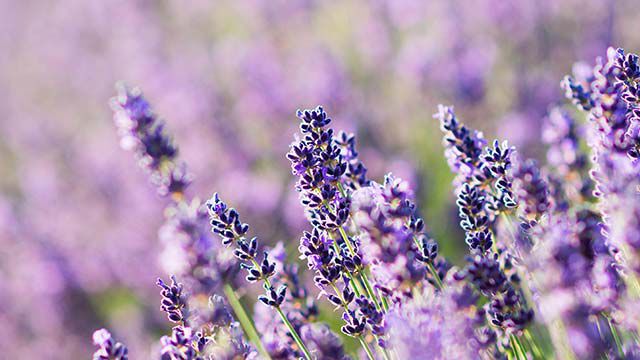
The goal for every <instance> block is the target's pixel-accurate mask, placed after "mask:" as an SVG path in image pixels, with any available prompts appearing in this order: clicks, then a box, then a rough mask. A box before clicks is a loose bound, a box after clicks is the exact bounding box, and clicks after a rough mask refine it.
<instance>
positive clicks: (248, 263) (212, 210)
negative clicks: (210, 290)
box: [207, 193, 311, 359]
mask: <svg viewBox="0 0 640 360" xmlns="http://www.w3.org/2000/svg"><path fill="white" fill-rule="evenodd" d="M207 208H208V209H209V217H210V219H211V231H212V232H213V233H215V234H218V235H219V236H220V237H221V238H222V242H223V244H224V245H225V246H230V245H232V244H233V245H235V249H234V255H235V257H236V258H237V259H238V260H239V261H240V263H241V267H243V268H244V269H245V270H247V272H248V274H247V277H246V280H247V281H248V282H250V283H253V282H258V281H262V282H263V283H264V290H265V294H264V295H261V296H259V297H258V300H259V301H260V302H262V303H263V304H265V305H267V306H269V307H271V308H273V309H275V310H276V311H277V312H278V314H279V315H280V318H281V319H282V321H283V323H284V324H285V325H286V327H287V330H288V331H289V334H290V335H291V336H292V337H293V339H294V340H295V342H296V344H297V346H298V347H299V348H300V350H301V351H302V352H303V354H304V357H305V358H307V359H311V355H310V354H309V350H308V349H307V348H306V346H305V345H304V343H303V342H302V340H301V339H300V336H299V335H298V332H297V330H296V329H295V328H294V327H293V325H292V324H291V322H290V321H289V319H288V317H287V315H286V314H285V313H284V312H283V311H282V309H281V305H282V303H283V302H284V300H285V296H286V293H287V286H286V285H284V284H283V285H280V286H279V287H278V288H276V287H274V286H273V284H272V281H273V280H276V278H274V275H275V269H276V263H275V262H273V261H270V260H269V254H268V252H266V251H265V252H264V253H263V256H262V261H261V262H258V260H257V256H258V240H257V238H255V237H254V238H252V239H251V240H248V241H247V240H246V238H245V234H246V233H247V232H248V230H249V225H248V224H246V223H243V222H242V221H241V220H240V215H239V214H238V212H237V211H236V210H235V209H233V208H229V207H228V206H227V204H226V203H224V202H223V201H222V200H220V197H219V196H218V194H217V193H215V194H214V195H213V196H212V197H211V199H210V200H209V201H208V202H207Z"/></svg>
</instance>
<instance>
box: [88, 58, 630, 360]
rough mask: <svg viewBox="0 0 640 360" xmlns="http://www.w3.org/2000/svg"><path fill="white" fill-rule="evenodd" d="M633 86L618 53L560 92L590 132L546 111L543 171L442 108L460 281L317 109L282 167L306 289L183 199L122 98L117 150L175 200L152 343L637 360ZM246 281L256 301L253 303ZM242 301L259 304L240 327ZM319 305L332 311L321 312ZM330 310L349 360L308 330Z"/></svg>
mask: <svg viewBox="0 0 640 360" xmlns="http://www.w3.org/2000/svg"><path fill="white" fill-rule="evenodd" d="M638 83H640V64H639V60H638V57H637V56H636V55H634V54H626V53H625V52H624V51H622V50H613V49H610V50H609V51H608V53H607V59H606V61H605V60H598V61H597V64H596V66H595V68H594V69H593V73H592V75H590V74H587V75H585V74H582V76H581V77H567V78H565V80H563V82H562V86H563V88H564V89H565V92H566V95H567V97H568V98H569V100H570V102H572V103H573V104H574V105H575V106H577V107H578V109H579V110H580V111H584V112H585V113H586V115H587V116H586V117H587V122H586V123H584V124H582V123H579V122H578V121H577V120H576V118H574V117H572V116H571V115H570V114H569V113H568V112H567V110H566V109H565V108H553V109H552V110H551V111H550V113H549V115H548V116H547V118H546V120H545V136H544V141H545V143H546V144H547V145H548V151H547V160H548V161H547V164H541V163H540V162H538V161H535V160H532V159H523V158H521V157H519V156H517V155H516V150H515V148H514V147H512V146H510V145H509V144H508V143H507V142H506V141H504V142H500V141H498V140H495V141H493V142H492V143H488V142H487V141H486V140H485V139H484V137H483V134H482V133H481V132H478V131H476V130H473V129H472V128H469V127H467V126H466V125H464V124H463V123H462V122H461V121H460V120H459V119H458V118H457V116H456V114H455V113H454V111H453V108H452V107H445V106H440V107H439V108H438V112H437V114H436V115H435V116H434V117H435V118H437V119H438V120H439V122H440V127H441V129H442V131H443V133H444V138H443V144H444V146H445V155H446V157H447V160H448V162H449V165H450V168H451V170H452V171H453V172H454V174H455V179H454V181H453V187H454V193H455V195H456V206H457V209H458V217H459V225H460V228H461V229H462V231H463V232H464V239H461V241H464V242H465V243H466V244H467V245H468V248H469V253H468V256H467V257H466V261H465V262H464V263H463V264H460V265H459V266H455V265H452V264H451V262H450V261H448V260H447V259H446V258H445V257H443V256H442V254H440V252H439V246H438V242H437V241H436V239H434V238H432V237H431V236H430V235H429V233H428V231H427V230H426V228H427V226H426V224H425V220H424V218H423V217H422V216H421V215H420V211H419V206H418V204H417V203H416V200H415V199H414V194H413V189H412V188H411V187H410V186H409V185H408V183H407V182H405V181H403V180H402V179H400V178H398V177H395V176H393V175H391V174H388V175H386V176H385V177H384V179H383V181H382V182H381V183H378V182H376V181H375V180H372V179H370V178H368V176H367V169H366V167H365V165H364V163H363V161H362V160H361V159H360V157H359V154H358V152H357V150H356V138H355V136H354V135H353V134H349V133H346V132H338V133H337V134H336V133H335V132H334V130H333V128H332V127H330V125H331V123H332V120H331V118H329V116H328V115H327V113H326V112H325V110H324V108H322V107H320V106H319V107H317V108H315V109H311V110H302V111H298V113H297V115H298V119H299V121H300V125H299V129H300V134H297V135H296V138H295V141H294V142H293V143H292V144H291V147H290V151H289V153H288V154H287V158H288V159H289V161H290V162H291V169H292V172H293V174H294V175H295V176H296V178H297V182H296V185H295V188H296V190H297V192H298V193H299V197H300V203H301V204H302V205H303V207H304V210H305V213H306V217H307V220H308V222H309V225H310V228H309V229H308V230H307V231H304V232H303V233H302V236H301V237H300V241H299V243H298V244H296V245H297V250H298V256H299V258H300V259H301V260H306V264H307V266H306V268H307V270H309V271H308V272H309V273H308V274H306V273H305V272H304V271H302V272H301V269H299V267H298V265H297V264H296V263H295V262H291V261H289V257H288V251H289V250H290V248H291V247H292V246H291V245H287V242H279V243H278V244H277V245H276V246H275V247H274V248H272V249H271V250H268V248H267V247H263V246H262V245H261V244H260V242H259V241H258V238H257V237H250V236H249V235H248V234H249V225H248V224H247V223H245V222H243V220H242V219H241V217H240V213H239V211H238V210H236V209H235V208H232V207H230V206H228V205H227V203H225V202H224V201H222V200H221V198H220V196H219V195H218V193H214V195H213V196H212V197H211V198H210V199H209V200H208V201H207V202H206V204H205V205H204V206H203V205H202V203H201V202H200V201H199V200H198V199H197V198H193V199H191V200H188V196H187V190H188V188H189V184H190V182H191V180H192V176H191V175H190V174H189V173H188V172H187V170H186V165H185V164H184V163H182V162H181V160H180V159H179V157H178V156H177V153H178V149H177V147H176V146H175V145H174V144H173V142H172V140H171V138H170V137H169V136H168V135H167V133H166V131H165V130H164V128H163V125H162V123H161V122H160V121H159V120H158V119H157V117H156V116H155V115H154V114H153V113H152V111H151V109H150V107H149V105H148V103H147V102H146V100H144V98H143V97H142V95H141V93H140V92H139V91H138V90H132V89H128V88H126V87H121V88H120V89H121V90H120V92H119V96H118V97H117V98H116V100H114V101H113V108H114V112H115V119H116V123H117V124H118V126H119V129H120V130H119V132H120V134H121V136H122V139H123V144H124V145H125V146H126V147H127V148H130V149H132V150H133V151H134V153H135V154H136V158H138V159H139V162H140V164H141V166H142V167H143V168H144V169H146V170H147V171H148V172H149V173H150V176H151V179H152V182H153V183H154V184H155V185H156V187H157V188H158V192H159V194H161V195H171V197H170V198H171V199H172V201H171V203H170V204H169V205H168V206H167V211H166V213H167V221H166V223H165V225H164V226H163V228H162V231H161V234H162V239H163V242H164V244H165V247H166V252H167V253H168V254H169V255H167V259H170V261H167V264H172V265H171V266H169V265H167V269H175V270H176V273H177V274H178V275H177V276H171V277H170V279H171V282H170V283H167V282H165V281H163V280H162V279H159V280H158V282H157V285H158V286H159V287H160V288H161V296H162V300H161V310H162V311H163V312H164V313H165V314H166V317H167V318H168V319H169V321H170V322H171V323H173V324H174V326H173V328H172V329H171V333H170V335H167V336H163V337H162V338H161V339H160V341H159V353H160V358H162V359H167V360H171V359H192V360H197V359H203V360H204V359H238V358H240V359H252V358H257V357H260V358H272V359H296V358H305V359H340V360H346V359H350V358H351V355H355V356H357V357H358V356H360V357H366V358H368V359H370V360H373V359H376V358H384V359H387V360H391V359H404V358H432V359H448V358H460V359H475V358H482V359H502V358H508V359H518V360H521V359H522V360H524V359H544V358H550V357H557V358H567V359H572V358H574V359H602V358H607V359H618V358H633V357H635V356H637V353H638V350H637V349H638V346H639V344H638V338H639V337H638V331H639V328H638V321H639V320H638V319H640V316H639V315H638V312H637V311H634V308H635V307H636V306H637V305H638V304H639V303H640V283H639V282H638V277H639V276H640V257H639V256H638V254H639V253H640V251H639V250H638V249H640V245H639V244H640V241H639V240H638V236H636V234H635V233H636V232H635V230H636V229H638V227H639V223H640V221H638V218H639V216H640V215H639V214H640V211H639V210H638V209H640V208H639V207H638V205H637V204H638V203H639V202H638V194H639V193H638V189H639V188H640V183H639V178H638V175H639V174H640V172H638V169H639V168H638V166H640V165H639V163H638V161H640V160H639V158H640V157H639V156H638V153H639V152H640V150H638V149H640V136H638V131H639V129H640V100H639V99H640V95H639V94H640V90H638ZM584 133H586V134H588V137H587V141H588V144H589V145H590V146H589V149H590V151H591V162H589V161H588V160H587V159H588V158H589V154H587V153H586V152H585V150H584V149H585V147H584V146H583V144H582V142H583V141H582V137H581V136H580V135H579V134H584ZM590 191H593V193H592V194H590ZM207 220H208V221H209V223H210V226H211V228H210V230H211V232H210V231H208V229H207ZM241 269H244V270H245V272H246V276H245V280H246V281H241V280H240V279H238V276H237V274H238V271H239V270H241ZM306 278H312V279H313V283H314V284H315V286H316V288H317V289H316V290H315V293H314V291H312V290H310V289H309V288H308V287H307V283H306V282H305V279H306ZM178 279H181V280H180V281H179V280H178ZM182 281H183V282H182ZM251 284H260V285H262V288H263V291H264V293H263V294H261V295H259V296H257V297H253V296H252V295H253V292H254V289H253V288H252V286H251ZM238 293H241V294H247V295H249V296H247V297H246V298H245V300H246V301H249V302H251V303H255V309H254V311H253V312H252V313H249V312H247V311H245V310H244V305H243V304H242V303H241V301H240V298H239V296H238ZM314 295H317V297H315V296H314ZM321 297H323V298H325V299H326V303H324V304H321V303H316V301H315V299H314V298H316V299H317V298H321ZM254 299H256V300H257V301H255V300H254ZM327 304H328V305H330V306H334V307H335V308H334V309H335V310H334V311H339V312H340V315H338V314H336V315H335V316H334V317H335V318H336V319H341V323H340V324H341V325H339V326H340V331H341V333H342V334H343V335H345V336H347V337H351V338H354V339H355V340H357V341H358V343H359V344H360V345H361V350H360V351H361V353H360V354H357V353H356V354H354V353H349V349H348V348H347V347H345V346H344V344H343V342H342V339H341V338H340V335H338V334H336V333H334V331H333V329H332V328H331V324H335V322H330V323H324V322H323V321H320V320H319V318H321V316H319V315H321V314H322V307H323V305H327ZM231 310H233V311H231ZM274 313H277V314H278V317H275V316H273V314H274ZM324 316H327V314H325V315H324ZM329 316H330V315H329ZM236 319H238V321H239V322H237V321H236ZM334 326H335V325H334ZM240 328H242V331H241V330H240ZM94 343H95V345H96V346H97V347H98V350H97V351H96V352H95V353H94V358H95V359H123V360H124V359H126V358H127V356H128V350H127V348H126V347H125V346H124V345H123V344H122V343H119V342H116V341H115V340H114V339H113V338H112V336H111V334H110V333H109V332H108V331H107V330H104V329H102V330H98V331H96V332H95V334H94Z"/></svg>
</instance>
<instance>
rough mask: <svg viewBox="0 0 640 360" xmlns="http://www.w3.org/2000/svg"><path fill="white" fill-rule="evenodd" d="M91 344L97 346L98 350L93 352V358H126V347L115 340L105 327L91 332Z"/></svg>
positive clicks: (104, 359) (115, 359)
mask: <svg viewBox="0 0 640 360" xmlns="http://www.w3.org/2000/svg"><path fill="white" fill-rule="evenodd" d="M93 344H94V345H96V346H98V350H96V352H94V353H93V359H94V360H127V359H128V358H129V356H128V352H129V351H128V350H127V347H126V346H125V345H124V344H122V343H120V342H117V341H115V340H114V339H113V337H112V336H111V333H109V331H107V330H106V329H100V330H96V331H95V332H94V333H93Z"/></svg>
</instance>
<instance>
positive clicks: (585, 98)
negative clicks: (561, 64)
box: [561, 76, 594, 111]
mask: <svg viewBox="0 0 640 360" xmlns="http://www.w3.org/2000/svg"><path fill="white" fill-rule="evenodd" d="M561 86H562V88H563V89H565V96H566V97H567V98H569V99H571V101H572V102H573V104H574V105H576V106H577V107H578V108H580V109H582V110H586V111H589V110H591V108H592V107H593V106H594V102H593V99H592V94H591V91H590V90H588V89H587V88H585V86H584V85H583V84H580V83H578V82H577V81H576V80H575V79H574V78H573V77H571V76H566V77H565V78H564V79H563V80H562V82H561Z"/></svg>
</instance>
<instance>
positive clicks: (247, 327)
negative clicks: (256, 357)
mask: <svg viewBox="0 0 640 360" xmlns="http://www.w3.org/2000/svg"><path fill="white" fill-rule="evenodd" d="M224 294H225V295H226V297H227V300H228V301H229V305H231V308H232V309H233V312H234V313H235V314H236V317H237V318H238V321H239V322H240V325H241V326H242V329H243V330H244V333H245V335H247V338H249V341H251V342H252V343H253V344H254V345H255V346H256V348H257V349H258V351H259V352H260V354H261V355H262V356H263V357H264V358H265V359H271V357H270V356H269V353H268V352H267V350H265V348H264V345H262V341H260V336H258V332H257V331H256V328H255V326H254V325H253V322H252V321H251V318H249V316H248V315H247V313H246V312H245V311H244V308H243V307H242V304H241V303H240V300H238V296H237V295H236V292H235V291H233V288H232V287H231V285H229V284H224Z"/></svg>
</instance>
